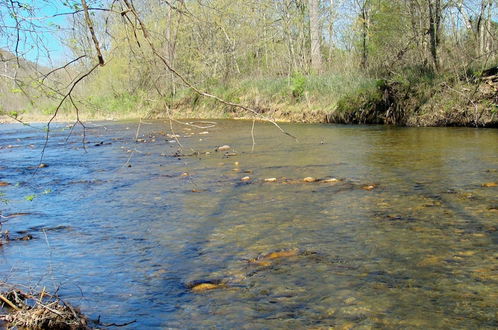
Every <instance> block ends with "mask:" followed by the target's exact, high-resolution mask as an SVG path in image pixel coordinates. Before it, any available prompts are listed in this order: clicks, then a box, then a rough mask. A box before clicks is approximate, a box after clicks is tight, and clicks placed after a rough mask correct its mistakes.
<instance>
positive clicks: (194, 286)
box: [187, 280, 227, 293]
mask: <svg viewBox="0 0 498 330" xmlns="http://www.w3.org/2000/svg"><path fill="white" fill-rule="evenodd" d="M226 287H227V285H226V283H225V282H224V281H223V280H199V281H193V282H190V283H188V284H187V288H189V289H190V290H191V291H192V292H195V293H201V292H206V291H210V290H216V289H221V288H226Z"/></svg>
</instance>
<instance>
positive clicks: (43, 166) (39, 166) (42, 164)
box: [38, 163, 48, 168]
mask: <svg viewBox="0 0 498 330" xmlns="http://www.w3.org/2000/svg"><path fill="white" fill-rule="evenodd" d="M45 167H48V164H45V163H41V164H40V165H38V168H45Z"/></svg>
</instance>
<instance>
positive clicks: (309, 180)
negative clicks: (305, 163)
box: [303, 176, 317, 182]
mask: <svg viewBox="0 0 498 330" xmlns="http://www.w3.org/2000/svg"><path fill="white" fill-rule="evenodd" d="M303 181H304V182H316V181H317V180H316V178H314V177H312V176H307V177H305V178H304V179H303Z"/></svg>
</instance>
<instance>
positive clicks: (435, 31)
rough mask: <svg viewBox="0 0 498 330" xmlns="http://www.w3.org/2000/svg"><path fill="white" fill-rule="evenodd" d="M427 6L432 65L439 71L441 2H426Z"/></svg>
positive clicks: (431, 0) (439, 0)
mask: <svg viewBox="0 0 498 330" xmlns="http://www.w3.org/2000/svg"><path fill="white" fill-rule="evenodd" d="M427 3H428V5H429V43H430V50H431V56H432V64H433V66H434V70H435V71H439V66H440V64H439V60H440V59H439V54H438V46H439V42H440V40H439V38H440V30H441V0H427Z"/></svg>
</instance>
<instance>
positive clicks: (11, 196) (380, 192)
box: [0, 121, 498, 329]
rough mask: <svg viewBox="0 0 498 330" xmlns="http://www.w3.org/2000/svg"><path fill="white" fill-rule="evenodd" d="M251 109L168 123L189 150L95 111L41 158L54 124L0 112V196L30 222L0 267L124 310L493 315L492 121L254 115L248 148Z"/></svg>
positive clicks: (497, 279) (282, 321)
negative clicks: (464, 123) (264, 119)
mask: <svg viewBox="0 0 498 330" xmlns="http://www.w3.org/2000/svg"><path fill="white" fill-rule="evenodd" d="M251 124H252V123H251V122H243V121H237V122H235V121H219V122H217V123H216V125H215V126H214V127H211V128H207V129H205V128H203V129H201V128H194V127H188V126H181V125H175V133H176V134H178V135H180V136H181V137H180V138H179V142H180V143H181V144H182V146H183V152H180V153H183V156H180V157H175V156H173V155H174V154H175V153H176V152H177V148H178V143H177V142H176V141H174V139H173V138H171V137H168V136H167V135H165V134H171V133H172V132H171V130H170V127H169V123H164V122H147V123H142V124H141V125H140V131H139V139H140V140H139V142H135V134H136V132H137V131H136V130H137V126H138V122H122V123H107V122H105V123H90V124H88V126H89V128H88V131H87V133H86V135H87V136H86V139H87V141H88V142H89V143H87V144H86V152H85V150H84V148H83V145H82V142H81V138H82V136H81V131H76V132H73V135H72V136H71V137H70V138H69V139H68V140H67V141H66V139H67V137H68V130H67V129H64V126H63V125H61V126H59V127H58V128H57V129H56V130H54V132H53V134H52V135H51V137H50V139H49V142H48V146H47V149H46V154H45V157H44V160H43V162H44V163H46V164H48V165H49V166H48V167H46V168H41V169H39V170H38V171H37V173H36V174H35V175H34V176H33V169H32V167H34V166H36V165H37V164H38V161H39V158H40V153H41V149H42V147H43V143H44V132H43V131H42V130H37V129H33V128H29V127H21V126H18V125H3V126H1V127H0V181H4V182H8V183H11V185H9V186H4V187H0V192H1V193H3V194H5V195H4V196H3V197H2V198H5V199H7V200H8V201H9V203H8V204H5V205H1V212H2V214H3V216H8V215H10V214H12V213H16V212H28V213H31V214H30V215H24V216H17V217H9V218H7V219H2V221H3V222H4V223H3V228H2V229H3V230H10V231H11V234H14V235H16V234H17V233H16V232H19V231H28V232H30V233H32V235H33V236H34V239H33V240H31V241H26V242H10V243H8V244H6V245H4V246H3V247H0V254H1V256H0V279H1V280H7V281H8V282H11V283H18V284H30V285H37V284H38V285H39V286H47V287H50V288H52V290H53V289H54V288H59V293H60V294H61V296H62V297H63V298H64V299H66V300H69V301H70V302H72V303H73V304H76V305H78V306H81V308H82V310H83V311H84V312H85V313H87V314H88V315H90V316H91V317H92V318H97V317H98V316H99V315H100V316H101V319H102V321H103V322H107V323H111V322H116V323H122V322H127V321H131V320H137V322H136V323H134V324H133V325H130V326H129V328H145V327H173V328H201V327H219V328H250V329H254V328H291V327H293V328H306V327H307V328H320V327H329V326H336V327H342V328H343V329H350V328H353V327H358V328H361V329H368V328H371V327H382V328H469V329H470V328H474V329H475V328H496V327H498V313H497V311H498V187H492V185H491V186H490V187H486V186H483V184H486V183H494V182H498V130H496V129H467V128H388V127H378V126H370V127H361V126H354V127H353V126H331V125H284V128H285V129H286V130H288V131H290V132H291V133H292V134H294V135H296V136H297V137H298V141H297V142H296V141H294V140H293V139H291V138H289V137H287V136H284V135H282V134H280V133H279V131H278V130H277V129H276V128H275V127H273V126H271V125H266V124H256V127H255V137H256V146H255V150H254V152H251V146H252V139H251ZM205 132H208V133H207V134H206V133H205ZM199 133H202V134H199ZM144 140H145V141H144ZM224 144H229V145H230V146H231V147H232V149H231V150H230V151H229V152H234V153H236V155H231V156H228V157H227V156H226V155H225V151H223V152H222V151H219V152H215V151H214V149H215V147H216V146H219V145H224ZM206 152H209V154H206ZM177 156H178V154H177ZM128 164H129V165H131V167H128ZM184 173H188V175H185V174H184ZM244 176H249V177H250V181H248V182H242V181H241V180H240V179H241V178H242V177H244ZM271 177H274V178H277V182H264V179H265V178H271ZM304 177H314V178H317V179H327V178H337V179H338V180H339V181H337V182H323V181H318V182H312V183H305V182H303V181H302V179H303V178H304ZM368 186H371V187H368ZM371 188H373V189H371ZM368 189H370V190H368ZM28 199H32V201H29V200H28ZM21 234H22V233H19V234H17V235H21ZM282 250H284V251H296V252H295V253H288V256H282V257H279V258H270V257H267V258H263V259H259V260H257V261H258V262H251V259H254V258H257V257H258V256H260V257H261V256H263V255H265V254H268V253H271V252H274V251H282ZM259 261H261V262H259ZM204 280H222V281H224V283H226V287H224V288H219V289H215V290H210V291H206V292H192V291H191V290H190V289H189V288H188V285H189V283H192V282H193V281H204Z"/></svg>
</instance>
